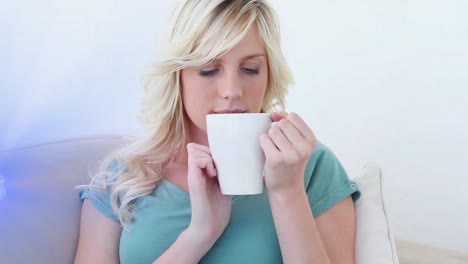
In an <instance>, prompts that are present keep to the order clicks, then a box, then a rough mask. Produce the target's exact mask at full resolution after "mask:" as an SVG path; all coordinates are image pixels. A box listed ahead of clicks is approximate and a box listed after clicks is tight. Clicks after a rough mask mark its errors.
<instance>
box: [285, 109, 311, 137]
mask: <svg viewBox="0 0 468 264" xmlns="http://www.w3.org/2000/svg"><path fill="white" fill-rule="evenodd" d="M287 119H288V120H289V122H291V124H293V125H294V126H295V127H296V128H297V130H298V131H299V133H301V135H302V136H303V137H305V138H306V139H307V140H308V141H315V135H314V132H313V131H312V129H310V128H309V126H308V125H307V124H306V122H304V120H303V119H302V118H301V117H300V116H299V115H298V114H296V113H290V114H289V115H288V117H287Z"/></svg>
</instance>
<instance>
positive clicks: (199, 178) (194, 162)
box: [187, 143, 231, 245]
mask: <svg viewBox="0 0 468 264" xmlns="http://www.w3.org/2000/svg"><path fill="white" fill-rule="evenodd" d="M187 152H188V186H189V193H190V203H191V206H192V219H191V222H190V225H189V227H188V229H187V231H189V232H190V233H192V234H193V235H194V236H195V237H197V238H198V239H201V240H202V242H204V243H209V244H211V245H213V244H214V243H215V242H216V240H217V239H218V238H219V237H220V236H221V234H222V233H223V231H224V229H225V228H226V226H227V225H228V223H229V219H230V216H231V197H230V196H228V195H223V194H222V193H221V189H220V187H219V183H218V178H217V171H216V168H215V165H214V162H213V158H212V157H211V151H210V149H209V148H208V147H207V146H204V145H199V144H196V143H189V144H188V145H187Z"/></svg>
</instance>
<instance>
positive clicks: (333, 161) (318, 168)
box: [304, 141, 346, 185]
mask: <svg viewBox="0 0 468 264" xmlns="http://www.w3.org/2000/svg"><path fill="white" fill-rule="evenodd" d="M337 173H338V174H344V175H346V173H345V172H344V169H343V166H342V165H341V163H340V161H339V160H338V158H337V157H336V155H335V153H334V152H333V151H332V150H331V149H330V148H329V147H328V146H326V145H325V144H324V143H322V142H320V141H317V144H316V146H315V148H314V150H313V151H312V154H311V156H310V158H309V161H308V162H307V166H306V169H305V175H304V176H305V177H304V178H305V179H304V180H305V183H306V185H308V183H309V181H310V180H311V178H312V177H314V176H315V178H321V177H320V175H324V174H328V175H329V176H330V175H333V174H337Z"/></svg>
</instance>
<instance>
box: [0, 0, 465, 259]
mask: <svg viewBox="0 0 468 264" xmlns="http://www.w3.org/2000/svg"><path fill="white" fill-rule="evenodd" d="M171 2H172V1H149V0H146V1H139V2H138V5H132V4H131V3H127V2H122V1H119V2H116V1H110V0H105V1H104V0H103V1H90V0H85V1H52V0H47V1H41V3H40V4H39V3H38V2H37V1H26V0H21V1H14V2H13V1H9V2H5V3H4V4H2V8H1V9H0V92H1V93H0V128H1V130H0V146H3V147H8V146H11V145H17V144H20V145H22V144H30V143H35V142H41V141H45V140H49V139H55V138H63V137H69V136H79V135H85V134H91V133H106V132H109V133H129V134H134V133H140V132H141V128H140V127H139V125H138V123H137V122H136V120H135V117H136V114H137V111H138V107H139V100H140V98H141V95H142V87H141V84H140V81H139V78H140V77H141V74H142V73H143V70H144V67H145V66H146V65H147V64H148V63H149V62H150V60H151V57H152V55H153V53H154V51H155V50H156V49H157V40H158V39H159V36H160V35H161V34H160V33H161V31H162V30H163V28H164V27H165V26H167V24H166V22H167V19H168V17H169V14H170V10H171V8H172V3H171ZM272 2H273V4H274V6H275V7H277V11H278V13H279V15H280V20H281V25H282V31H283V42H284V48H285V52H286V54H287V57H288V59H289V61H290V64H291V66H292V68H293V70H294V72H295V76H296V85H295V87H294V88H293V90H292V92H291V94H290V96H289V97H288V108H289V110H290V111H296V112H298V113H300V114H301V115H302V116H304V118H305V119H306V121H307V122H308V123H309V124H310V126H311V127H312V128H313V129H314V130H315V132H316V134H317V136H318V137H319V139H320V140H322V141H323V142H325V143H326V144H327V145H329V146H330V147H331V148H332V149H333V150H334V151H335V152H336V154H337V155H338V156H339V158H340V159H341V160H342V162H343V164H344V165H345V167H346V168H347V169H348V171H349V172H350V173H351V174H352V175H356V174H357V173H358V171H359V168H360V167H361V165H363V164H364V163H365V162H366V161H375V162H378V163H379V164H381V165H382V166H383V168H384V171H385V176H386V182H385V183H386V185H385V194H386V198H387V200H388V207H389V210H390V212H391V220H392V223H393V226H394V231H395V233H396V236H397V237H398V238H404V239H412V240H417V241H421V242H424V243H428V244H432V245H435V246H441V247H447V248H454V249H460V250H468V246H467V245H468V227H466V224H464V221H463V218H465V217H467V215H468V209H467V208H468V192H466V191H465V190H466V189H467V188H466V186H467V185H468V168H467V167H466V166H465V165H468V154H467V150H466V149H468V133H467V131H468V121H467V117H466V116H467V113H468V74H467V73H466V71H467V69H468V51H467V49H466V47H468V16H466V14H467V13H468V2H466V1H461V0H459V1H456V0H447V1H435V0H426V1H422V0H413V1H402V0H400V1H390V0H387V1H318V0H314V1H301V2H299V1H296V2H295V3H294V4H292V2H291V1H279V0H275V1H272Z"/></svg>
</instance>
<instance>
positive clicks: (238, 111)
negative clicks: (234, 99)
mask: <svg viewBox="0 0 468 264" xmlns="http://www.w3.org/2000/svg"><path fill="white" fill-rule="evenodd" d="M245 112H247V111H245V110H242V109H225V110H220V111H213V114H238V113H245Z"/></svg>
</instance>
